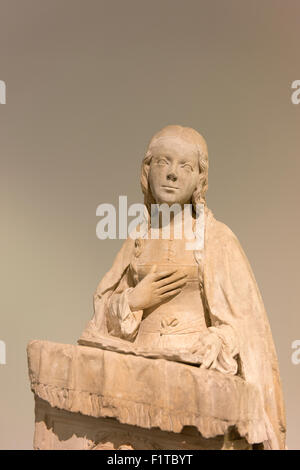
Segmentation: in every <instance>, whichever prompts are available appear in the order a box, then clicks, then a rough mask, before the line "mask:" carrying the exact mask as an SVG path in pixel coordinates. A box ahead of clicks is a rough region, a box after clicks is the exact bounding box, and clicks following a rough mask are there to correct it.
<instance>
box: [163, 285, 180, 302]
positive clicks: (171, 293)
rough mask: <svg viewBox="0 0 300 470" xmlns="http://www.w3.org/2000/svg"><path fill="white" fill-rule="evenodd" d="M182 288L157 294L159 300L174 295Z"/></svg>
mask: <svg viewBox="0 0 300 470" xmlns="http://www.w3.org/2000/svg"><path fill="white" fill-rule="evenodd" d="M181 290H182V288H181V287H180V288H179V289H175V290H171V291H170V292H165V293H164V294H161V295H160V296H159V298H160V300H165V299H168V298H169V297H173V296H175V295H178V294H179V293H180V292H181Z"/></svg>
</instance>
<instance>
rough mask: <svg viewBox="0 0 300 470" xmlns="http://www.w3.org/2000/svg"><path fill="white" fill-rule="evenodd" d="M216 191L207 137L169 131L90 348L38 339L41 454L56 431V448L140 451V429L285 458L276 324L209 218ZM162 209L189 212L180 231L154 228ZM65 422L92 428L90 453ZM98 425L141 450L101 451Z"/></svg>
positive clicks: (150, 170) (87, 333)
mask: <svg viewBox="0 0 300 470" xmlns="http://www.w3.org/2000/svg"><path fill="white" fill-rule="evenodd" d="M207 183H208V153H207V146H206V142H205V140H204V139H203V137H202V136H201V135H200V134H198V133H197V132H196V131H195V130H193V129H191V128H186V127H182V126H167V127H166V128H164V129H162V130H161V131H160V132H158V133H157V134H155V135H154V137H153V138H152V139H151V141H150V144H149V147H148V150H147V153H146V155H145V158H144V160H143V164H142V171H141V186H142V190H143V193H144V198H145V199H144V202H145V217H144V219H143V221H141V223H140V225H139V227H138V230H137V233H136V234H135V236H134V238H136V239H133V238H132V237H131V236H129V237H128V239H127V240H126V241H125V242H124V244H123V246H122V248H121V250H120V251H119V253H118V255H117V257H116V259H115V261H114V263H113V266H112V268H111V269H110V270H109V271H108V272H107V273H106V275H105V276H104V278H103V279H102V280H101V282H100V283H99V285H98V288H97V291H96V293H95V296H94V316H93V318H92V320H91V321H90V322H89V323H88V325H87V327H86V329H85V330H84V332H83V333H82V335H81V338H80V339H79V344H80V346H71V345H59V344H55V343H49V342H40V341H34V342H32V343H30V345H29V347H28V358H29V370H30V379H31V386H32V390H33V391H34V393H35V395H36V398H37V404H38V407H37V413H38V414H39V413H40V412H41V410H42V409H43V410H44V409H45V406H48V405H45V404H44V405H42V402H41V401H40V400H44V402H47V403H48V404H49V406H50V407H51V408H50V409H49V408H48V412H47V413H46V412H45V413H44V412H43V413H44V415H43V416H44V417H43V418H42V420H41V421H38V422H37V428H36V430H37V431H36V438H35V439H36V443H37V442H38V444H36V447H40V445H41V446H43V445H47V442H48V441H47V439H48V438H49V439H50V437H49V436H50V434H49V433H52V434H53V435H52V437H51V439H52V438H53V439H54V441H51V442H54V444H53V446H54V447H55V446H59V445H61V446H63V445H64V444H63V443H64V442H65V444H66V445H73V444H74V446H75V447H76V446H81V445H83V446H89V445H91V446H96V447H97V448H99V449H101V448H105V446H107V445H108V446H110V445H111V446H114V447H116V446H117V447H118V448H120V446H122V445H124V446H127V445H128V446H131V447H132V448H140V446H141V445H142V444H140V443H139V444H137V442H140V441H139V440H138V439H139V437H138V435H136V434H135V433H136V428H137V429H138V430H140V431H141V433H143V436H146V434H145V433H148V434H147V435H148V436H154V434H152V433H158V432H159V433H169V434H170V436H172V439H171V440H173V439H175V440H173V443H174V446H175V447H172V448H176V445H178V446H180V445H181V444H180V442H181V441H180V439H183V437H182V436H181V435H182V434H184V433H186V428H187V427H188V428H189V429H190V428H192V429H193V432H196V435H195V434H193V436H197V438H199V443H200V442H201V444H199V445H201V446H204V447H205V446H215V448H220V445H221V448H228V447H230V446H231V447H232V448H236V447H235V446H236V442H235V441H237V440H238V441H239V443H240V444H241V443H242V444H241V445H242V446H243V445H246V446H248V445H252V444H253V445H261V446H262V447H263V448H265V449H284V448H285V432H286V429H285V411H284V403H283V396H282V388H281V382H280V376H279V368H278V361H277V356H276V351H275V347H274V343H273V339H272V333H271V329H270V325H269V321H268V317H267V315H266V312H265V309H264V305H263V301H262V298H261V295H260V292H259V289H258V286H257V284H256V281H255V277H254V274H253V272H252V270H251V267H250V264H249V262H248V260H247V257H246V255H245V253H244V251H243V249H242V247H241V245H240V243H239V241H238V240H237V237H236V236H235V235H234V234H233V232H232V231H231V230H230V229H229V228H228V227H227V226H226V225H225V224H223V223H221V222H219V221H217V220H216V219H215V217H214V216H213V214H212V212H211V211H210V210H209V209H208V208H207V206H206V201H205V195H206V190H207ZM153 204H158V205H161V204H164V205H165V207H166V208H168V209H170V207H171V206H172V205H173V204H177V214H176V217H175V216H174V213H173V216H172V211H169V216H170V217H169V219H168V220H165V219H164V218H163V217H162V218H161V219H160V218H159V217H158V218H156V220H155V211H154V212H152V210H151V205H153ZM186 205H188V208H189V210H188V212H186V211H185V207H186ZM152 207H153V206H152ZM160 207H161V206H160ZM155 210H157V209H155ZM186 214H188V220H189V223H190V227H191V228H192V238H191V237H190V236H189V237H188V236H187V234H186V232H185V231H181V238H180V237H179V238H178V237H177V236H175V233H176V231H177V229H178V224H179V223H180V224H181V229H182V227H184V224H185V222H186ZM166 228H168V229H169V234H168V236H167V237H165V236H164V235H163V233H164V230H165V229H166ZM153 230H154V232H155V236H153ZM189 235H191V232H190V234H189ZM191 243H192V248H191ZM188 246H189V248H188ZM57 409H60V410H61V411H60V412H59V414H58V411H57ZM64 413H68V414H67V415H65V414H64ZM49 416H50V417H51V419H50V418H49V419H50V421H51V420H52V421H51V423H52V424H51V425H49V426H50V427H49V426H48V424H49V423H48V424H47V419H48V418H47V417H49ZM63 416H65V421H64V418H63ZM72 416H73V418H72ZM80 416H81V417H80ZM84 417H85V418H84ZM88 417H89V418H88ZM93 418H94V419H96V420H97V419H98V421H93ZM61 420H62V421H63V422H65V426H66V432H67V434H68V433H69V434H70V436H73V433H72V432H73V427H74V429H75V428H76V426H79V427H80V426H81V427H82V426H84V425H85V424H84V423H86V425H87V426H91V427H92V428H93V432H92V437H91V439H90V441H89V443H88V444H87V443H86V442H85V441H84V442H85V443H83V441H82V440H80V441H78V440H77V437H76V439H75V438H74V439H75V440H74V442H73V440H70V439H66V440H64V439H62V440H61V438H60V434H61V433H60V432H56V430H57V429H58V428H57V426H59V427H60V428H61V426H62V424H59V425H58V424H57V423H58V422H59V423H61ZM91 420H92V421H91ZM105 420H108V421H107V423H106V421H105ZM92 422H93V423H94V424H91V425H90V424H88V423H92ZM112 423H114V424H112ZM45 426H46V427H45ZM53 426H54V427H53ZM98 426H100V428H101V429H102V430H103V432H108V434H109V433H110V432H111V431H109V429H110V426H114V430H115V432H116V433H117V434H118V435H120V436H121V435H122V436H125V434H126V432H127V431H126V432H125V428H124V426H130V427H131V428H132V429H131V428H130V431H128V432H130V433H131V434H132V435H134V438H132V439H131V440H129V441H130V444H129V443H128V442H129V441H128V439H125V438H124V439H125V440H124V442H123V444H122V443H121V441H122V439H121V440H120V442H119V443H116V442H112V439H111V438H109V439H108V440H107V439H106V438H105V437H103V436H102V437H100V438H99V439H98V438H97V436H96V435H95V432H96V430H97V432H98V430H99V429H100V428H99V427H98ZM107 427H108V428H107ZM126 429H127V428H126ZM46 430H47V431H46ZM104 430H105V431H104ZM154 430H155V431H154ZM47 432H49V433H48V434H47ZM74 432H75V431H74ZM99 432H100V431H99ZM101 432H102V431H101ZM124 432H125V434H124ZM40 433H41V435H46V436H48V437H46V438H45V439H46V440H45V442H46V444H43V443H42V444H40ZM45 433H46V434H45ZM93 433H94V434H93ZM122 433H123V434H122ZM149 433H150V434H149ZM234 433H236V434H235V435H234ZM169 434H168V438H166V439H167V440H168V439H169V437H170V436H169ZM54 435H55V436H56V437H53V436H54ZM155 435H157V434H155ZM95 436H96V437H95ZM141 436H142V434H141ZM164 436H165V434H164ZM178 436H179V440H178ZM189 436H190V435H189ZM220 436H221V441H222V444H220ZM190 438H191V439H193V438H194V437H193V438H192V437H191V436H190V437H189V438H188V440H189V439H190ZM197 438H196V440H197ZM80 439H81V438H80ZM145 439H146V437H145ZM163 439H165V438H163ZM176 439H177V441H176ZM203 439H204V440H205V439H206V440H207V442H206V443H204V441H203ZM241 439H242V440H241ZM146 441H147V439H146V440H145V442H146ZM175 441H176V442H177V444H175ZM49 442H50V441H49ZM151 442H152V444H151V445H154V444H153V442H154V441H151ZM155 442H156V443H157V442H159V439H158V440H155ZM164 442H166V441H164ZM193 442H194V441H193ZM197 442H198V441H197ZM72 443H73V444H72ZM245 443H247V444H245ZM51 445H52V444H51ZM51 445H50V443H49V446H50V447H51ZM144 445H146V444H144ZM147 445H148V444H147ZM155 445H160V446H162V447H160V448H164V447H163V446H164V445H165V444H163V441H161V443H160V444H155ZM169 445H171V444H169ZM172 445H173V444H172ZM188 445H192V441H190V443H189V444H188ZM195 445H196V444H195ZM197 445H198V444H197ZM103 446H104V447H103ZM218 446H219V447H218ZM178 448H179V447H178ZM197 448H198V447H197Z"/></svg>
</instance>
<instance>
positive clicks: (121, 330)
mask: <svg viewBox="0 0 300 470" xmlns="http://www.w3.org/2000/svg"><path fill="white" fill-rule="evenodd" d="M133 288H134V286H133V280H132V277H131V274H130V269H129V268H128V269H127V270H126V272H125V274H124V276H123V277H122V279H121V281H120V283H119V285H118V287H117V289H116V290H115V292H114V293H113V294H112V296H111V298H110V301H109V305H108V309H107V319H106V320H107V328H108V333H109V334H110V335H112V336H117V337H119V338H122V339H126V340H128V341H134V339H135V338H136V335H137V332H138V329H139V326H140V323H141V320H142V316H143V310H138V311H134V312H132V311H131V309H130V307H129V303H128V294H129V292H131V291H132V289H133Z"/></svg>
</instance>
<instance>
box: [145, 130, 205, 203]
mask: <svg viewBox="0 0 300 470" xmlns="http://www.w3.org/2000/svg"><path fill="white" fill-rule="evenodd" d="M170 137H175V138H177V139H178V138H179V139H182V140H183V141H185V142H187V143H189V144H192V145H193V146H194V147H195V152H196V153H197V155H198V159H199V171H200V177H199V182H198V185H197V187H196V189H195V191H194V193H193V195H192V204H193V206H194V208H195V207H196V204H200V203H203V204H205V194H206V191H207V188H208V152H207V145H206V142H205V140H204V138H203V137H202V136H201V135H200V134H199V133H198V132H197V131H195V130H194V129H192V128H191V127H183V126H177V125H174V126H166V127H164V128H163V129H161V130H160V131H159V132H157V133H156V134H154V136H153V137H152V139H151V140H150V143H149V146H148V150H147V152H146V155H145V157H144V159H143V162H142V171H141V187H142V191H143V194H144V204H145V206H146V207H147V209H148V211H149V212H150V207H151V204H155V200H154V198H153V195H152V193H151V189H150V185H149V181H148V175H149V169H150V163H151V159H152V148H153V146H154V145H155V144H157V143H158V141H159V140H161V139H165V138H170Z"/></svg>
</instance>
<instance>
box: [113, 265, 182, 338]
mask: <svg viewBox="0 0 300 470" xmlns="http://www.w3.org/2000/svg"><path fill="white" fill-rule="evenodd" d="M185 284H186V274H184V273H181V272H178V271H176V270H174V269H171V270H169V271H165V272H162V273H156V266H155V265H154V266H153V267H152V269H151V271H150V273H149V274H147V276H145V277H144V279H143V280H142V281H140V282H139V283H138V284H137V285H136V286H135V287H134V283H133V279H132V276H131V275H130V268H129V267H128V269H127V270H126V272H125V274H124V276H123V278H122V279H121V281H120V283H119V285H118V287H117V289H116V290H115V292H114V293H113V294H112V296H111V298H110V301H109V305H108V314H107V327H108V332H109V333H110V334H111V335H113V336H118V337H120V338H123V339H127V340H129V341H134V339H135V338H136V335H137V332H138V329H139V325H140V323H141V321H142V317H143V312H144V310H145V309H147V308H151V307H153V306H155V305H158V304H160V303H161V302H163V301H166V300H168V299H169V298H171V297H173V296H174V295H177V294H179V292H181V289H182V288H183V287H184V285H185Z"/></svg>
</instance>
